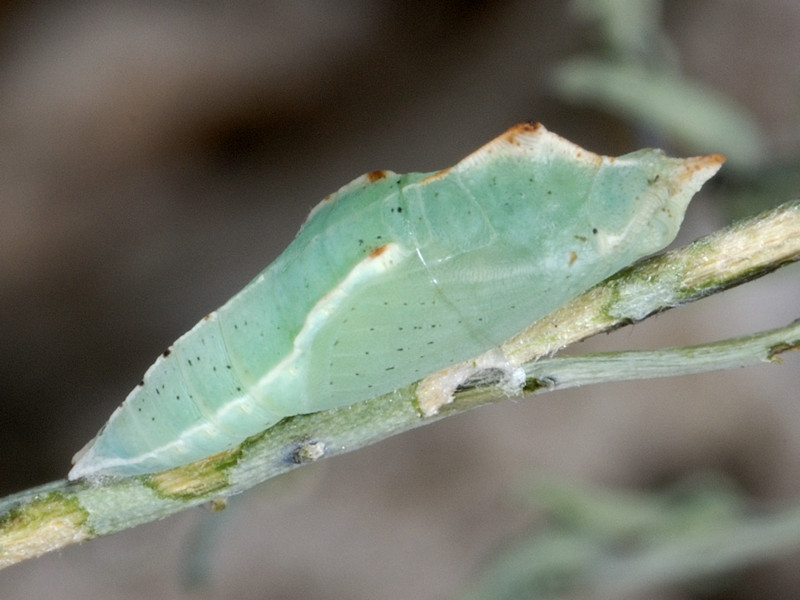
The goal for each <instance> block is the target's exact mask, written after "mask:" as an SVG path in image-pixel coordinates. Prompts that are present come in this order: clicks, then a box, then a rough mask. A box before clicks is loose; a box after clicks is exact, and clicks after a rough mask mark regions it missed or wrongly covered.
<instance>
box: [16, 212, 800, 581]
mask: <svg viewBox="0 0 800 600" xmlns="http://www.w3.org/2000/svg"><path fill="white" fill-rule="evenodd" d="M799 258H800V202H791V203H788V204H785V205H782V206H781V207H778V208H776V209H774V210H772V211H769V212H767V213H764V214H762V215H759V216H758V217H755V218H753V219H750V220H748V221H744V222H742V223H739V224H736V225H733V226H731V227H729V228H727V229H725V230H722V231H720V232H718V233H715V234H713V235H711V236H708V237H706V238H703V239H701V240H698V241H697V242H694V243H693V244H690V245H689V246H687V247H685V248H682V249H679V250H676V251H673V252H669V253H667V254H664V255H661V256H657V257H654V258H651V259H649V260H646V261H643V262H640V263H638V264H636V265H634V266H632V267H630V268H628V269H625V270H624V271H622V272H620V273H618V274H617V275H615V276H613V277H612V278H610V279H608V280H606V281H605V282H603V283H601V284H600V285H598V286H596V287H595V288H593V289H592V290H589V291H588V292H587V293H585V294H583V295H582V296H580V297H579V298H576V299H575V300H573V301H572V302H569V303H568V304H566V305H565V306H564V307H562V308H561V309H559V310H558V311H556V312H555V313H552V314H551V315H549V316H548V317H546V318H544V319H542V320H541V321H539V322H537V323H535V324H534V325H532V326H531V327H530V328H529V329H528V330H526V331H525V332H523V333H521V334H519V335H518V336H516V337H514V338H513V339H512V340H509V341H508V342H507V343H506V344H504V345H503V346H502V347H501V348H502V350H503V351H504V352H505V353H506V355H507V356H508V357H509V359H510V360H511V361H512V363H513V364H516V365H523V364H524V365H525V369H526V374H527V385H526V386H525V388H524V389H520V390H518V392H519V395H522V394H525V393H531V392H540V393H541V392H544V391H550V390H553V389H560V388H566V387H572V386H574V385H582V384H586V383H597V382H600V381H610V380H622V379H635V378H640V377H643V376H646V377H655V376H667V375H675V374H683V373H687V372H698V371H708V370H714V369H721V368H730V367H732V366H742V365H746V364H753V363H757V362H763V361H769V360H772V359H773V358H774V357H775V356H776V355H777V354H779V353H780V352H783V351H785V350H790V349H794V348H796V347H797V346H798V344H800V331H799V330H798V329H799V328H800V325H798V324H797V323H795V324H794V325H790V326H788V327H786V328H783V329H779V330H775V331H772V332H767V333H762V334H757V335H753V336H749V337H746V338H739V339H736V340H729V341H727V342H719V343H716V344H708V345H705V346H695V347H693V348H675V349H668V350H661V351H656V352H624V353H614V354H605V355H595V356H586V357H572V358H547V359H545V358H539V357H542V356H548V355H551V354H552V353H553V352H554V351H555V350H557V349H559V348H561V347H563V346H565V345H567V344H570V343H572V342H574V341H577V340H579V339H583V338H585V337H588V336H590V335H594V334H595V333H598V332H601V331H607V330H609V329H613V328H616V327H620V326H622V325H624V324H628V323H632V322H635V321H638V320H641V319H643V318H645V317H647V316H648V315H650V314H653V313H655V312H659V311H662V310H665V309H667V308H670V307H673V306H676V305H678V304H681V303H685V302H689V301H692V300H696V299H699V298H702V297H704V296H707V295H709V294H712V293H715V292H718V291H721V290H724V289H727V288H729V287H732V286H734V285H737V284H739V283H743V282H745V281H748V280H750V279H754V278H756V277H760V276H761V275H764V274H766V273H768V272H770V271H773V270H774V269H776V268H778V267H780V266H781V265H784V264H787V263H789V262H792V261H796V260H798V259H799ZM537 358H539V359H538V360H537ZM416 389H417V386H416V384H414V385H411V386H409V387H407V388H404V389H401V390H397V391H395V392H393V393H392V394H387V395H385V396H382V397H380V398H375V399H372V400H369V401H367V402H363V403H359V404H357V405H354V406H350V407H345V408H339V409H334V410H330V411H324V412H319V413H314V414H310V415H300V416H296V417H292V418H290V419H285V420H284V421H282V422H280V423H279V424H277V425H275V426H274V427H271V428H270V429H268V430H267V431H265V432H262V433H261V434H259V435H256V436H253V437H252V438H249V439H248V440H246V441H245V442H244V443H243V444H241V445H240V446H239V447H237V448H235V449H233V450H230V451H227V452H223V453H221V454H217V455H214V456H211V457H208V458H206V459H203V460H201V461H198V462H196V463H192V464H190V465H186V466H183V467H178V468H176V469H172V470H170V471H165V472H163V473H157V474H154V475H145V476H138V477H129V478H117V479H106V480H100V481H95V482H89V481H77V482H69V481H66V480H61V481H56V482H53V483H50V484H47V485H45V486H41V487H38V488H34V489H31V490H28V491H25V492H21V493H19V494H15V495H12V496H9V497H7V498H5V499H3V500H0V567H2V566H8V565H10V564H14V563H16V562H19V561H21V560H24V559H27V558H31V557H34V556H38V555H40V554H43V553H45V552H49V551H51V550H55V549H58V548H62V547H64V546H67V545H69V544H72V543H75V542H79V541H83V540H87V539H91V538H93V537H97V536H101V535H108V534H110V533H114V532H117V531H121V530H124V529H127V528H130V527H133V526H135V525H138V524H141V523H145V522H148V521H153V520H156V519H160V518H162V517H164V516H166V515H169V514H172V513H175V512H178V511H181V510H183V509H185V508H188V507H190V506H195V505H198V504H202V503H206V502H209V501H212V500H214V499H217V498H220V497H227V496H231V495H233V494H237V493H239V492H242V491H244V490H246V489H248V488H250V487H253V486H254V485H257V484H259V483H261V482H263V481H265V480H267V479H270V478H271V477H274V476H276V475H279V474H281V473H283V472H286V471H289V470H291V469H294V468H296V467H298V466H301V465H303V464H305V463H308V462H313V461H316V460H318V459H319V458H322V457H329V456H334V455H337V454H342V453H344V452H349V451H351V450H356V449H358V448H361V447H364V446H367V445H369V444H371V443H374V442H376V441H379V440H382V439H384V438H386V437H389V436H391V435H396V434H398V433H401V432H403V431H406V430H408V429H412V428H414V427H419V426H421V425H426V424H428V423H431V422H434V421H436V420H437V419H440V418H444V417H446V416H449V415H452V414H454V413H459V412H463V411H465V410H468V409H469V408H472V407H474V406H477V405H480V404H487V403H490V402H498V401H502V400H505V399H506V398H508V397H509V392H508V390H505V389H503V390H501V389H498V388H497V387H492V386H486V387H479V388H467V389H463V390H460V391H459V392H458V393H457V394H456V395H455V399H454V401H453V402H452V403H450V404H446V405H444V406H442V407H441V410H440V411H439V412H438V414H435V415H431V416H423V414H422V413H421V412H420V411H419V409H418V403H417V398H416Z"/></svg>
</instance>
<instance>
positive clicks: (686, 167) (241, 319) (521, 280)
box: [69, 123, 723, 479]
mask: <svg viewBox="0 0 800 600" xmlns="http://www.w3.org/2000/svg"><path fill="white" fill-rule="evenodd" d="M722 160H723V158H722V157H721V156H718V155H710V156H704V157H695V158H687V159H676V158H668V157H666V156H664V154H663V153H662V152H660V151H658V150H640V151H638V152H633V153H631V154H627V155H625V156H621V157H618V158H609V157H605V156H599V155H597V154H593V153H591V152H588V151H586V150H583V149H582V148H580V147H578V146H576V145H574V144H572V143H570V142H568V141H566V140H564V139H563V138H561V137H559V136H557V135H555V134H553V133H550V132H548V131H547V130H546V129H545V128H544V127H543V126H541V125H539V124H533V123H522V124H519V125H516V126H515V127H512V128H511V129H510V130H508V131H507V132H506V133H504V134H503V135H501V136H500V137H498V138H497V139H495V140H493V141H492V142H490V143H488V144H487V145H485V146H483V147H482V148H480V149H479V150H477V151H476V152H474V153H473V154H471V155H469V156H468V157H467V158H465V159H464V160H462V161H461V162H460V163H458V164H457V165H456V166H454V167H452V168H451V169H445V170H444V171H439V172H436V173H411V174H408V175H398V174H396V173H392V172H391V171H377V172H372V173H368V174H366V175H363V176H361V177H359V178H358V179H356V180H355V181H353V182H352V183H350V184H348V185H346V186H344V187H343V188H342V189H340V190H339V191H338V192H337V193H335V194H332V195H331V196H328V197H327V198H325V199H324V200H323V201H322V202H321V203H320V204H319V205H317V207H316V208H314V210H312V211H311V214H310V215H309V217H308V219H307V221H306V222H305V224H304V225H303V227H302V228H301V230H300V232H299V233H298V235H297V237H296V238H295V240H294V241H293V242H292V243H291V244H290V245H289V247H288V248H287V249H286V251H285V252H284V253H283V254H282V255H281V256H279V257H278V259H277V260H276V261H275V262H273V263H272V264H271V265H270V266H268V267H267V268H266V269H265V270H264V271H263V272H262V273H261V274H260V275H258V276H257V277H256V278H255V279H254V280H253V281H252V282H251V283H249V284H248V285H247V286H246V287H245V288H244V289H243V290H242V291H240V292H239V293H238V294H236V295H235V296H234V297H233V298H231V299H230V300H229V301H228V302H227V303H226V304H225V305H224V306H222V308H220V309H219V310H217V311H216V312H213V313H211V314H209V315H208V316H206V317H205V318H204V319H203V320H201V321H200V322H199V323H198V324H197V325H196V326H195V327H194V328H193V329H191V330H190V331H189V332H188V333H186V334H184V335H183V336H182V337H180V338H179V339H178V340H177V341H176V342H175V343H174V344H173V345H172V346H171V347H170V348H169V350H167V351H166V352H164V354H163V355H162V356H160V357H159V358H158V359H157V360H156V362H155V363H154V364H153V365H152V366H151V367H150V368H149V369H148V371H147V372H146V373H145V375H144V379H143V380H142V382H141V383H140V384H139V385H138V386H137V387H136V388H135V389H134V390H133V391H132V392H131V393H130V394H129V395H128V397H127V398H126V399H125V402H124V403H123V404H122V405H121V406H120V407H119V408H117V410H116V411H114V413H113V414H112V415H111V418H110V419H109V421H108V422H107V423H106V425H105V426H104V427H103V428H102V429H101V430H100V433H98V434H97V437H95V438H94V440H92V441H91V442H90V443H89V444H88V445H87V446H86V447H85V448H84V449H83V450H82V451H81V452H80V453H79V454H78V455H77V456H76V461H77V462H76V463H75V466H74V467H73V469H72V471H71V472H70V474H69V477H70V479H77V478H80V477H100V476H104V475H136V474H143V473H152V472H157V471H161V470H165V469H169V468H172V467H176V466H179V465H182V464H185V463H189V462H191V461H194V460H198V459H201V458H204V457H206V456H209V455H211V454H215V453H217V452H221V451H223V450H225V449H227V448H230V447H233V446H235V445H237V444H239V443H241V442H242V441H243V440H244V439H245V438H247V437H249V436H251V435H253V434H255V433H258V432H260V431H262V430H264V429H267V428H268V427H270V426H272V425H273V424H275V423H277V422H278V421H279V420H281V419H282V418H284V417H287V416H291V415H296V414H301V413H309V412H314V411H319V410H324V409H329V408H333V407H337V406H344V405H348V404H352V403H355V402H359V401H363V400H366V399H368V398H372V397H375V396H378V395H380V394H384V393H387V392H390V391H392V390H394V389H397V388H399V387H403V386H406V385H408V384H411V383H413V382H414V381H417V380H419V379H421V378H423V377H425V376H426V375H429V374H431V373H433V372H436V371H438V370H440V369H443V368H445V367H447V366H448V365H451V364H454V363H457V362H459V361H463V360H466V359H468V358H471V357H473V356H477V355H479V354H481V353H483V352H485V351H487V350H489V349H491V348H492V347H494V346H496V345H498V344H500V343H501V342H503V341H504V340H505V339H506V338H508V337H510V336H512V335H513V334H514V333H516V332H517V331H519V330H521V329H522V328H523V327H525V326H527V325H528V324H530V323H531V322H533V321H534V320H536V319H538V318H540V317H542V316H544V315H546V314H547V313H549V312H551V311H552V310H554V309H555V308H557V307H558V306H559V305H561V304H563V303H564V302H566V301H567V300H569V299H571V298H573V297H574V296H576V295H578V294H579V293H581V292H583V291H585V290H587V289H588V288H589V287H591V286H593V285H595V284H596V283H599V282H600V281H602V280H603V279H605V278H606V277H608V276H610V275H612V274H613V273H615V272H616V271H618V270H619V269H621V268H623V267H625V266H627V265H630V264H631V263H633V262H634V261H636V260H637V259H639V258H641V257H642V256H645V255H647V254H650V253H652V252H656V251H658V250H660V249H662V248H663V247H664V246H666V245H667V244H669V243H670V242H671V241H672V240H673V239H674V237H675V235H676V233H677V231H678V227H679V226H680V223H681V220H682V219H683V214H684V211H685V209H686V206H687V204H688V202H689V200H690V199H691V197H692V195H693V194H694V193H695V192H696V191H697V190H698V189H699V188H700V186H701V185H702V184H703V183H704V182H705V181H706V180H707V179H708V178H709V177H711V176H712V175H713V174H714V173H715V172H716V171H717V169H718V168H719V166H720V164H721V163H722Z"/></svg>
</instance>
